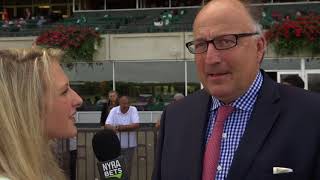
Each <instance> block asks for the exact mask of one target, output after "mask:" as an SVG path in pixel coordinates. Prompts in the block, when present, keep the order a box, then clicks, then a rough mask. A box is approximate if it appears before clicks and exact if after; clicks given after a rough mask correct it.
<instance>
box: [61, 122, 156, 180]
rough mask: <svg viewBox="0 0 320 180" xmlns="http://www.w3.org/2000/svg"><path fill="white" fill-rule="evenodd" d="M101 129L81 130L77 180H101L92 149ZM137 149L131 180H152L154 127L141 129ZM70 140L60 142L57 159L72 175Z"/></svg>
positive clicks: (78, 142) (78, 137)
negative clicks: (96, 135)
mask: <svg viewBox="0 0 320 180" xmlns="http://www.w3.org/2000/svg"><path fill="white" fill-rule="evenodd" d="M99 130H101V129H100V128H79V129H78V135H77V168H76V169H77V170H76V176H77V178H76V179H77V180H95V179H97V180H98V179H99V172H98V169H97V159H96V158H95V155H94V152H93V149H92V144H91V141H92V138H93V136H94V134H95V133H96V132H97V131H99ZM136 137H137V148H136V150H135V153H134V156H133V161H132V170H131V177H130V180H150V179H151V176H152V170H153V163H154V158H155V149H156V140H157V130H156V129H155V128H154V127H141V128H139V129H138V130H137V131H136ZM68 142H69V141H68V140H60V141H59V143H58V144H59V149H58V152H57V157H58V160H59V162H60V166H61V167H62V168H63V169H64V170H65V171H66V173H67V174H69V173H70V169H69V164H70V154H68V153H66V152H68V150H67V149H68V148H69V145H68Z"/></svg>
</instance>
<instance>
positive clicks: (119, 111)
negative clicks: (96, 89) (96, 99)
mask: <svg viewBox="0 0 320 180" xmlns="http://www.w3.org/2000/svg"><path fill="white" fill-rule="evenodd" d="M129 110H130V106H129V109H128V111H127V112H126V113H122V112H121V109H120V106H118V108H117V113H118V114H127V113H129Z"/></svg>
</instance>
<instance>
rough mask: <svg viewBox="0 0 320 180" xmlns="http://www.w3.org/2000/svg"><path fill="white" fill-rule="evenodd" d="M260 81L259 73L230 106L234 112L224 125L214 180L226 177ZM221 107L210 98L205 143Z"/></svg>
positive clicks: (222, 179) (214, 99) (216, 100)
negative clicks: (210, 105) (245, 90)
mask: <svg viewBox="0 0 320 180" xmlns="http://www.w3.org/2000/svg"><path fill="white" fill-rule="evenodd" d="M262 81H263V77H262V74H261V72H259V73H258V74H257V77H256V79H255V80H254V82H253V84H252V85H251V86H250V88H249V90H248V91H247V92H246V93H245V94H244V95H242V96H241V97H239V98H238V99H237V100H235V101H234V102H233V103H232V104H231V105H232V106H233V107H234V108H235V110H234V111H233V112H232V113H231V115H230V116H229V117H228V119H227V120H226V121H225V124H224V128H223V134H222V139H221V149H220V160H219V163H218V167H217V173H216V179H215V180H224V179H226V177H227V175H228V171H229V168H230V166H231V163H232V159H233V155H234V153H235V151H236V149H237V147H238V145H239V142H240V139H241V137H242V135H243V133H244V130H245V128H246V125H247V122H248V120H249V118H250V116H251V112H252V110H253V106H254V104H255V102H256V99H257V95H258V92H259V89H260V87H261V85H262ZM221 105H223V103H222V102H220V101H219V100H218V99H216V98H214V97H212V108H211V111H210V118H209V122H208V128H207V136H206V143H207V142H208V139H209V137H210V136H211V133H212V129H213V125H214V121H215V118H216V114H217V109H218V107H219V106H221Z"/></svg>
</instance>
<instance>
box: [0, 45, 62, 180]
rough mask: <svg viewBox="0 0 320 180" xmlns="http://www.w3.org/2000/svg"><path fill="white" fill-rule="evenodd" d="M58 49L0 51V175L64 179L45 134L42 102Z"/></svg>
mask: <svg viewBox="0 0 320 180" xmlns="http://www.w3.org/2000/svg"><path fill="white" fill-rule="evenodd" d="M61 57H62V53H61V51H59V50H53V49H52V50H43V49H15V50H0V132H1V136H0V176H6V177H8V178H9V179H11V180H21V179H30V180H31V179H32V180H47V179H50V180H63V179H65V176H64V175H63V172H62V170H60V168H59V167H58V165H57V163H56V161H55V158H54V156H53V154H52V152H51V149H50V147H49V139H48V137H47V135H46V132H45V129H44V127H45V125H44V124H45V122H44V121H45V120H44V118H43V117H44V116H43V114H45V103H44V100H45V99H47V98H50V97H45V94H46V95H47V93H46V92H48V90H49V89H50V87H49V85H50V84H51V79H52V78H51V73H50V72H51V71H50V67H51V64H52V63H53V62H54V61H57V62H58V61H59V60H60V59H61Z"/></svg>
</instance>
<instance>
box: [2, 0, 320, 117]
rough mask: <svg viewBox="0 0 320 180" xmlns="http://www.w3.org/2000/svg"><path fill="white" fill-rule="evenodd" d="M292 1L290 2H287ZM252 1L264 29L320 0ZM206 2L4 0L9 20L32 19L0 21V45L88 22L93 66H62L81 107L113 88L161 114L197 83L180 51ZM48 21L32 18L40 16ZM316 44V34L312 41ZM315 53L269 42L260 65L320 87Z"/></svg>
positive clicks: (318, 6) (92, 107)
mask: <svg viewBox="0 0 320 180" xmlns="http://www.w3.org/2000/svg"><path fill="white" fill-rule="evenodd" d="M291 1H293V0H291ZM291 1H290V0H285V1H284V0H261V1H252V4H251V5H252V6H255V7H256V8H257V9H259V11H258V13H257V14H256V15H257V18H258V19H259V21H260V24H261V25H262V26H263V27H264V29H265V30H267V29H268V28H269V27H270V26H271V25H272V24H273V23H275V22H277V21H281V19H283V18H285V17H287V16H290V17H295V16H296V15H297V13H303V14H308V13H315V14H320V1H311V0H310V1H294V2H291ZM204 3H205V1H199V0H188V1H179V0H162V1H157V0H136V1H132V0H126V1H117V0H97V1H90V0H73V1H71V0H67V1H62V0H33V1H31V0H21V1H20V0H10V1H9V0H3V1H2V4H1V3H0V6H1V7H2V8H3V9H8V12H9V14H10V20H11V21H14V20H15V19H14V18H16V19H19V18H20V17H23V15H24V9H26V8H29V9H31V12H32V18H29V19H25V24H22V25H20V26H19V27H18V28H17V27H16V24H15V23H14V22H12V23H9V24H8V26H4V25H5V23H6V22H5V21H1V22H0V25H1V29H0V48H25V47H30V46H32V45H33V44H34V41H35V39H36V37H37V36H38V35H39V34H40V33H41V32H43V31H46V30H48V29H51V28H53V27H55V26H58V25H65V26H68V25H76V26H85V27H93V28H95V29H96V30H97V31H98V32H100V33H101V37H102V42H101V46H100V47H98V48H97V53H96V54H95V55H94V61H93V63H86V62H77V63H73V64H72V65H70V64H64V68H65V70H66V72H67V74H68V76H69V78H70V81H71V85H72V86H73V88H75V89H76V91H78V93H79V94H80V95H81V96H82V97H83V99H85V102H86V103H85V107H83V108H82V110H83V111H97V113H99V110H100V109H99V108H101V104H99V103H100V102H103V101H104V99H103V98H104V97H103V96H104V95H105V93H106V92H107V91H109V90H112V89H115V90H117V91H119V93H120V94H128V95H129V96H130V97H132V101H133V104H134V105H136V106H137V107H138V109H139V110H140V111H161V110H162V109H163V107H164V106H165V105H166V104H168V103H170V101H171V100H172V97H173V95H174V94H175V93H183V94H185V95H188V94H190V93H192V92H194V91H196V90H198V89H200V88H201V84H200V82H199V81H198V79H197V75H196V71H195V64H194V56H193V55H192V54H190V53H189V52H188V51H187V49H186V48H185V43H186V42H188V41H190V40H192V39H193V35H192V23H193V20H194V17H195V15H196V13H197V12H198V10H199V9H200V8H201V6H202V5H203V4H204ZM41 16H43V17H45V18H48V21H47V22H44V23H39V17H41ZM317 41H319V39H318V40H317ZM319 62H320V61H319V56H317V55H314V54H313V55H311V54H295V53H292V55H290V56H286V57H283V56H279V55H277V54H275V52H274V50H273V49H272V47H271V46H269V47H268V49H267V53H266V56H265V60H264V61H263V64H262V68H263V69H265V70H266V71H267V72H268V74H269V75H270V76H271V77H272V78H273V79H274V80H276V81H278V82H280V81H281V79H282V78H284V77H285V76H286V75H288V74H298V75H300V76H301V77H302V78H303V80H304V81H305V82H306V89H309V90H312V91H320V63H319Z"/></svg>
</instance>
